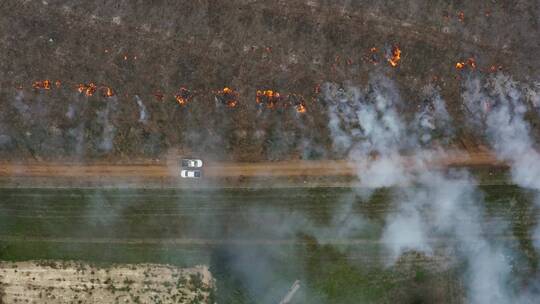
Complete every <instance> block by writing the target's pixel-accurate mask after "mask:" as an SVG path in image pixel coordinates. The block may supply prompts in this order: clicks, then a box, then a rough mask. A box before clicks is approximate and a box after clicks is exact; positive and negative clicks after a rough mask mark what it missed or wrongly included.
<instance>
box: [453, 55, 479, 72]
mask: <svg viewBox="0 0 540 304" xmlns="http://www.w3.org/2000/svg"><path fill="white" fill-rule="evenodd" d="M466 67H469V68H470V69H471V70H474V69H476V60H475V59H474V58H472V57H471V58H469V59H467V60H465V61H458V62H456V69H458V70H462V69H464V68H466Z"/></svg>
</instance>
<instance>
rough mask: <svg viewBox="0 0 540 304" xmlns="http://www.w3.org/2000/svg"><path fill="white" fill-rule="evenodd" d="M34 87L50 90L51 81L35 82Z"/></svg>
mask: <svg viewBox="0 0 540 304" xmlns="http://www.w3.org/2000/svg"><path fill="white" fill-rule="evenodd" d="M32 87H33V88H34V89H44V90H50V89H51V81H50V80H42V81H34V83H32Z"/></svg>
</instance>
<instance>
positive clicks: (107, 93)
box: [103, 87, 115, 97]
mask: <svg viewBox="0 0 540 304" xmlns="http://www.w3.org/2000/svg"><path fill="white" fill-rule="evenodd" d="M114 95H115V94H114V91H113V90H112V89H111V88H109V87H103V97H113V96H114Z"/></svg>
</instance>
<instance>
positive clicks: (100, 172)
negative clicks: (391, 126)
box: [0, 151, 505, 188]
mask: <svg viewBox="0 0 540 304" xmlns="http://www.w3.org/2000/svg"><path fill="white" fill-rule="evenodd" d="M179 159H180V158H169V159H167V160H161V161H150V160H148V161H144V160H143V161H138V162H137V163H133V164H114V163H103V162H101V163H100V162H95V163H84V164H83V163H60V162H19V163H14V162H4V163H1V162H0V185H2V186H4V187H24V186H28V187H85V186H89V187H93V186H112V187H121V186H131V185H137V184H139V185H140V184H144V185H145V186H146V187H173V188H175V187H180V188H181V187H193V186H209V185H214V186H215V185H216V184H218V183H220V181H229V182H230V181H233V184H234V182H239V183H242V182H243V181H244V180H246V179H252V180H253V179H257V178H274V179H278V180H281V181H282V182H283V183H282V184H281V185H283V184H287V183H288V179H294V178H300V179H301V178H305V179H306V180H309V181H310V183H312V182H313V179H314V178H317V177H327V178H334V179H333V180H330V181H329V180H326V181H325V182H323V183H322V184H324V185H326V186H343V185H348V184H350V183H351V180H353V178H354V177H355V176H356V172H357V170H358V169H357V166H356V165H355V163H354V162H353V161H350V160H324V161H281V162H257V163H219V162H211V161H207V162H206V163H205V166H204V169H203V179H202V180H200V181H198V182H197V183H194V182H193V181H190V180H186V179H181V178H179V172H180V167H179V164H178V163H179ZM403 162H404V165H405V166H408V165H409V164H411V163H412V162H413V157H411V156H403ZM429 165H432V166H437V167H449V166H456V167H475V166H484V167H488V166H504V165H505V164H504V163H503V162H501V161H499V160H497V159H496V158H495V156H494V155H493V154H492V153H490V152H488V151H485V152H474V153H465V152H461V151H454V152H450V153H447V154H446V155H445V156H444V157H438V158H434V159H432V160H431V161H430V162H429ZM339 178H342V179H343V178H345V179H346V181H345V182H343V180H338V179H339ZM347 178H349V179H348V180H347ZM264 184H265V183H261V184H260V185H258V186H264ZM271 184H272V186H277V185H279V183H275V182H273V183H271ZM221 185H223V184H222V183H221ZM236 185H238V183H236Z"/></svg>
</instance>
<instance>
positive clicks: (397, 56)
mask: <svg viewBox="0 0 540 304" xmlns="http://www.w3.org/2000/svg"><path fill="white" fill-rule="evenodd" d="M400 60H401V50H400V49H399V47H398V46H397V45H396V46H394V47H393V48H392V57H390V58H388V62H389V63H390V65H391V66H392V67H394V68H395V67H397V66H398V62H399V61H400Z"/></svg>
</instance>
